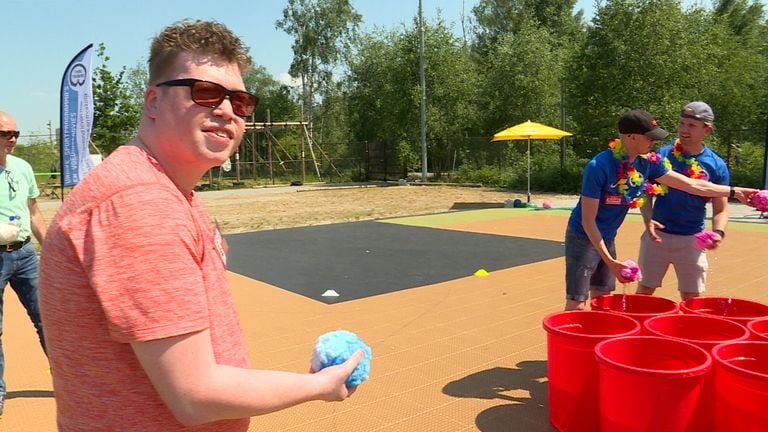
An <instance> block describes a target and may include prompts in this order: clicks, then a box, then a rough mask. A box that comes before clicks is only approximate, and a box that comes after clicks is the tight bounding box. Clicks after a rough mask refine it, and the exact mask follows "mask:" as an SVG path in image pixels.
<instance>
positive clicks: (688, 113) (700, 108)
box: [680, 101, 715, 123]
mask: <svg viewBox="0 0 768 432" xmlns="http://www.w3.org/2000/svg"><path fill="white" fill-rule="evenodd" d="M680 117H686V118H692V119H694V120H701V121H703V122H706V123H711V122H713V121H715V114H714V113H713V112H712V108H711V107H710V106H709V105H707V104H706V103H705V102H701V101H696V102H691V103H689V104H688V105H686V106H685V108H683V111H682V112H681V113H680Z"/></svg>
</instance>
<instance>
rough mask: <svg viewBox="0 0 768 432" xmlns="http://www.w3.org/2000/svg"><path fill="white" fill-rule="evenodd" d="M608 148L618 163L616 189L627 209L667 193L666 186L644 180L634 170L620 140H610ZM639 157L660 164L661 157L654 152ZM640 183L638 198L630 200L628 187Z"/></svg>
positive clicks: (639, 205)
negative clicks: (641, 186)
mask: <svg viewBox="0 0 768 432" xmlns="http://www.w3.org/2000/svg"><path fill="white" fill-rule="evenodd" d="M608 147H609V148H610V149H611V152H612V153H613V157H614V158H616V159H617V160H618V161H619V164H618V166H616V179H617V181H616V188H617V189H618V190H619V193H621V194H622V195H624V196H623V197H622V199H621V201H622V203H624V204H626V205H628V206H629V208H640V207H642V206H643V204H645V201H646V197H649V196H656V195H664V194H665V193H666V192H667V188H666V186H664V185H660V184H657V183H651V182H649V181H648V180H645V178H644V177H643V175H642V174H640V172H638V171H637V169H635V166H634V165H632V163H631V162H630V161H629V158H628V157H627V151H626V149H625V148H624V146H622V144H621V140H620V139H618V138H616V139H612V140H611V141H609V142H608ZM641 157H644V158H646V159H648V161H649V162H650V163H659V162H661V156H659V154H658V153H656V152H650V153H648V154H646V155H642V156H641ZM641 183H642V184H643V191H642V193H641V194H640V196H638V197H635V198H630V197H629V185H630V184H633V185H639V184H641Z"/></svg>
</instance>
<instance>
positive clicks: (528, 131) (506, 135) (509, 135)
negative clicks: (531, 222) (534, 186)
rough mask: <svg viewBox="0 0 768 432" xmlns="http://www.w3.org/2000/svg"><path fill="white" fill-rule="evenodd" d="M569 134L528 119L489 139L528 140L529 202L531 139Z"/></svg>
mask: <svg viewBox="0 0 768 432" xmlns="http://www.w3.org/2000/svg"><path fill="white" fill-rule="evenodd" d="M571 135H573V134H572V133H570V132H565V131H561V130H560V129H555V128H553V127H551V126H547V125H543V124H541V123H534V122H532V121H530V120H528V121H527V122H525V123H520V124H518V125H515V126H512V127H510V128H507V129H504V130H503V131H501V132H499V133H497V134H495V135H494V136H493V138H492V139H491V141H512V140H528V202H531V140H532V139H540V140H554V139H560V138H562V137H567V136H571Z"/></svg>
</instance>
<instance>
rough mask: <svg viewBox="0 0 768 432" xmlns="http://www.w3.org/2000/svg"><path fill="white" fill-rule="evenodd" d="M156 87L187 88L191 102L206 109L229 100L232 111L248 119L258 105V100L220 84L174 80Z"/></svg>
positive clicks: (189, 79) (196, 80)
mask: <svg viewBox="0 0 768 432" xmlns="http://www.w3.org/2000/svg"><path fill="white" fill-rule="evenodd" d="M157 86H158V87H159V86H173V87H178V86H182V87H189V88H190V93H191V95H192V102H194V103H196V104H198V105H200V106H204V107H207V108H216V107H217V106H219V105H221V103H222V102H224V99H225V98H229V102H230V103H231V104H232V111H233V112H234V113H235V114H236V115H238V116H240V117H248V116H249V115H251V114H252V113H253V110H255V109H256V106H257V105H258V104H259V98H257V97H256V96H254V95H252V94H250V93H248V92H247V91H242V90H229V89H227V88H226V87H224V86H222V85H221V84H217V83H215V82H211V81H204V80H199V79H194V78H183V79H175V80H170V81H165V82H161V83H160V84H157Z"/></svg>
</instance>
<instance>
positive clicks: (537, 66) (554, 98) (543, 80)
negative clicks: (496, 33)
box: [482, 22, 564, 135]
mask: <svg viewBox="0 0 768 432" xmlns="http://www.w3.org/2000/svg"><path fill="white" fill-rule="evenodd" d="M563 64H564V58H563V57H562V56H561V50H559V49H557V48H556V44H555V41H554V39H553V38H552V37H551V36H550V35H549V33H547V32H546V31H545V30H543V29H541V28H538V27H536V26H535V25H533V23H530V22H528V23H524V24H523V25H522V27H521V28H520V30H519V32H518V33H517V34H516V35H513V34H511V33H507V34H505V35H503V36H501V37H500V39H499V41H498V44H496V45H495V46H494V47H493V48H492V51H491V53H490V55H489V56H488V58H487V59H486V67H485V68H484V70H485V79H484V81H483V83H482V85H483V96H482V98H483V99H484V102H485V105H486V106H487V107H488V109H487V110H486V115H485V117H484V120H485V123H486V125H487V126H486V127H485V129H484V132H485V133H487V134H489V135H492V134H493V133H495V132H498V131H499V130H501V129H503V128H505V127H509V126H513V125H515V124H518V123H521V122H524V121H526V120H534V121H537V122H541V123H545V124H558V123H559V117H560V82H561V79H562V69H563Z"/></svg>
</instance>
